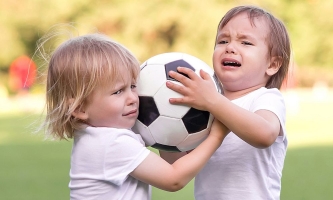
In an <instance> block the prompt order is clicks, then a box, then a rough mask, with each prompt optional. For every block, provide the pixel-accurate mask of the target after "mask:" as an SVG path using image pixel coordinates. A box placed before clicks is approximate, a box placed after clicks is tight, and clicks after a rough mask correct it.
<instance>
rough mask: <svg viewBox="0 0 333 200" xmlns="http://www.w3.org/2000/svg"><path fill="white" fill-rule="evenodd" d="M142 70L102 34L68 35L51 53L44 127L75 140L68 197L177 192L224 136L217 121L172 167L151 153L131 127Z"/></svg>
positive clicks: (128, 196) (137, 196)
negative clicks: (193, 148) (204, 136)
mask: <svg viewBox="0 0 333 200" xmlns="http://www.w3.org/2000/svg"><path fill="white" fill-rule="evenodd" d="M49 39H50V38H45V39H44V40H49ZM41 44H43V42H41ZM40 48H42V46H40ZM139 71H140V68H139V62H138V61H137V59H136V58H135V57H134V56H133V54H132V53H131V52H130V51H129V50H128V49H126V48H125V47H124V46H123V45H121V44H119V43H117V42H115V41H113V40H111V39H109V38H108V37H107V36H105V35H102V34H99V33H95V34H88V35H83V36H78V37H73V38H70V39H68V40H67V41H65V42H64V43H62V44H61V45H60V46H59V47H57V48H56V49H55V51H54V52H53V53H52V55H51V58H50V60H49V61H48V72H47V86H46V89H47V91H46V105H47V115H46V120H45V124H44V125H45V127H46V130H47V132H48V133H50V134H52V135H53V136H54V137H56V138H59V139H70V138H73V139H74V141H73V149H72V155H71V169H70V183H69V188H70V197H71V199H80V200H81V199H85V200H89V199H108V200H109V199H117V200H118V199H124V200H127V199H140V200H141V199H142V200H143V199H147V200H148V199H150V198H151V197H150V196H151V195H150V186H149V185H153V186H155V187H157V188H160V189H163V190H167V191H177V190H179V189H181V188H183V187H184V186H185V185H186V184H187V183H188V182H189V181H190V180H191V179H192V178H193V177H194V176H195V175H196V174H197V173H198V172H199V171H200V169H202V167H203V166H204V165H205V163H206V162H207V161H208V159H209V157H210V156H211V155H212V154H213V152H214V151H215V150H216V149H217V148H218V147H219V146H220V145H221V143H222V141H223V139H224V137H225V136H226V135H227V133H228V131H227V129H226V128H225V126H223V125H222V124H221V123H219V122H218V121H215V122H213V125H212V127H211V132H210V134H209V136H208V137H207V139H206V140H205V141H203V142H202V143H201V144H200V145H199V146H198V148H196V149H195V150H193V151H192V152H191V153H190V154H188V155H186V156H184V157H182V158H181V159H179V160H178V161H177V162H175V163H173V164H169V163H167V162H166V161H164V160H163V159H162V158H161V157H159V156H158V155H156V154H155V153H153V152H151V151H149V150H148V149H147V148H146V147H145V144H144V142H143V140H142V138H141V136H140V135H138V134H135V133H134V132H132V130H131V128H132V126H133V125H134V123H135V121H136V119H137V116H138V105H139V98H138V94H137V89H136V82H137V79H138V75H139Z"/></svg>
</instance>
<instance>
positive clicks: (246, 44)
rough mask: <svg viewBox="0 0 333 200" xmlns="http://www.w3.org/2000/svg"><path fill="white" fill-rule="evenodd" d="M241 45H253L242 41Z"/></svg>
mask: <svg viewBox="0 0 333 200" xmlns="http://www.w3.org/2000/svg"><path fill="white" fill-rule="evenodd" d="M242 44H244V45H253V44H252V43H251V42H248V41H243V42H242Z"/></svg>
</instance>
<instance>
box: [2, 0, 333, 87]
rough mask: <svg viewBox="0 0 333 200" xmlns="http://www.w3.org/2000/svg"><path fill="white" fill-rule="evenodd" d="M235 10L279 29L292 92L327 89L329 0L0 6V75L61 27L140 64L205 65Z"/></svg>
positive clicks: (34, 0)
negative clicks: (171, 58)
mask: <svg viewBox="0 0 333 200" xmlns="http://www.w3.org/2000/svg"><path fill="white" fill-rule="evenodd" d="M242 4H251V5H258V6H260V7H263V8H265V9H266V10H268V11H270V12H272V13H273V14H274V15H275V16H277V17H278V18H280V19H281V20H282V21H284V22H285V24H286V26H287V28H288V30H289V33H290V36H291V41H292V48H293V54H294V55H293V56H294V61H295V63H296V64H295V65H296V66H297V77H298V79H299V86H312V84H313V82H314V81H316V80H324V81H326V82H327V83H328V84H329V85H330V86H333V75H332V74H333V73H332V72H333V65H332V63H333V56H330V53H331V52H333V40H331V39H329V34H330V33H331V32H332V31H333V18H331V17H329V13H330V12H331V10H330V9H331V8H333V0H326V1H320V0H270V1H268V0H252V1H246V0H208V1H202V0H149V1H138V0H70V1H68V0H57V1H45V0H2V1H0V32H1V36H0V44H1V45H2V48H1V49H0V71H1V72H2V74H5V73H7V72H8V67H9V65H10V63H11V62H12V61H13V60H14V59H15V58H16V57H18V56H20V55H23V54H25V55H28V56H30V57H32V56H33V55H34V52H35V50H36V42H37V40H38V39H39V38H41V37H42V36H43V35H44V34H45V33H46V32H47V30H49V29H50V28H51V27H52V26H53V25H56V24H59V23H68V22H71V23H74V25H75V27H77V29H78V30H79V34H85V33H91V32H96V31H99V32H102V33H105V34H107V35H109V36H110V37H111V38H113V39H115V40H117V41H118V42H120V43H122V44H124V45H125V46H127V47H128V48H129V49H130V50H131V51H132V52H134V54H135V55H136V56H137V57H138V58H139V60H140V61H144V60H146V59H147V58H149V57H151V56H153V55H156V54H159V53H163V52H168V51H180V52H185V53H189V54H192V55H194V56H196V57H198V58H200V59H202V60H204V61H205V62H207V63H208V64H209V65H211V56H212V53H213V45H214V40H215V34H216V28H217V24H218V22H219V21H220V19H221V17H222V16H223V15H224V14H225V12H226V11H227V10H229V9H230V8H231V7H233V6H236V5H242ZM40 70H42V69H40ZM0 77H1V76H0ZM2 77H3V76H2Z"/></svg>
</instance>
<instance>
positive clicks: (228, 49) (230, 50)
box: [225, 42, 236, 54]
mask: <svg viewBox="0 0 333 200" xmlns="http://www.w3.org/2000/svg"><path fill="white" fill-rule="evenodd" d="M225 52H226V53H232V54H235V52H236V50H235V47H234V44H233V43H232V42H230V43H229V44H228V45H227V46H226V49H225Z"/></svg>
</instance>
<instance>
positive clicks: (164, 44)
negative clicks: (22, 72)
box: [0, 0, 333, 200]
mask: <svg viewBox="0 0 333 200" xmlns="http://www.w3.org/2000/svg"><path fill="white" fill-rule="evenodd" d="M243 4H251V5H257V6H260V7H263V8H264V9H266V10H268V11H270V12H271V13H272V14H274V15H275V16H276V17H278V18H279V19H281V20H282V21H283V22H284V23H285V25H286V27H287V29H288V31H289V33H290V37H291V41H292V50H293V61H294V62H293V64H292V65H291V73H290V75H289V78H288V81H287V86H285V87H284V88H283V89H282V92H283V95H284V97H285V100H286V104H287V131H288V139H289V147H288V152H287V157H286V161H285V167H284V171H283V178H282V195H281V199H287V200H289V199H291V200H298V199H299V200H301V199H302V200H306V199H316V200H317V199H330V198H332V196H333V190H332V189H331V188H333V183H332V180H333V178H332V177H333V131H332V128H331V125H333V64H332V63H333V56H332V52H333V40H332V39H331V34H332V32H333V18H332V17H330V14H331V12H332V11H331V10H332V8H333V0H326V1H320V0H252V1H245V0H206V1H202V0H149V1H138V0H57V1H45V0H1V1H0V44H1V48H0V199H6V200H7V199H26V200H29V199H31V200H38V199H41V200H42V199H43V200H44V199H48V200H51V199H54V200H58V199H69V196H68V195H69V190H68V187H67V186H68V181H69V177H68V173H69V159H70V151H71V142H72V141H61V142H59V141H45V140H44V138H43V136H42V133H41V132H39V133H34V131H35V130H36V127H38V124H39V123H40V121H41V119H42V117H43V106H44V89H45V85H44V76H43V73H44V72H45V66H44V65H43V64H44V63H43V62H41V59H40V58H39V57H38V55H36V54H35V51H36V42H37V41H38V39H40V38H41V37H42V36H43V35H45V34H46V32H47V31H48V30H49V29H50V28H51V27H52V26H54V25H57V24H62V23H71V24H73V25H74V26H75V27H76V32H75V33H76V34H78V35H82V34H86V33H92V32H101V33H104V34H107V35H108V36H110V37H111V38H113V39H114V40H116V41H118V42H120V43H122V44H123V45H125V46H126V47H128V48H129V49H130V50H131V51H132V52H133V53H134V54H135V55H136V56H137V57H138V59H139V60H140V61H141V62H143V61H145V60H146V59H148V58H149V57H151V56H153V55H156V54H159V53H164V52H170V51H178V52H184V53H188V54H191V55H194V56H196V57H198V58H200V59H202V60H204V61H205V62H207V63H208V64H209V65H211V64H212V62H211V57H212V53H213V44H214V40H215V34H216V28H217V24H218V22H219V21H220V19H221V17H222V16H223V15H224V14H225V13H226V11H228V10H229V9H230V8H232V7H234V6H236V5H243ZM22 56H27V57H28V58H30V59H32V60H31V62H30V63H35V65H36V78H35V79H34V80H33V82H32V83H31V88H30V89H29V91H27V90H20V88H19V87H18V86H17V84H16V82H15V81H13V79H12V78H11V75H10V74H11V73H12V70H11V66H14V65H16V64H15V62H18V60H20V58H22ZM30 66H32V65H30ZM226 164H227V163H226ZM153 199H154V200H160V199H174V200H177V199H182V200H183V199H193V182H191V183H190V184H189V185H188V186H187V187H186V188H184V189H183V190H181V191H179V192H176V193H169V192H164V191H160V190H158V189H156V188H154V190H153Z"/></svg>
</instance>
